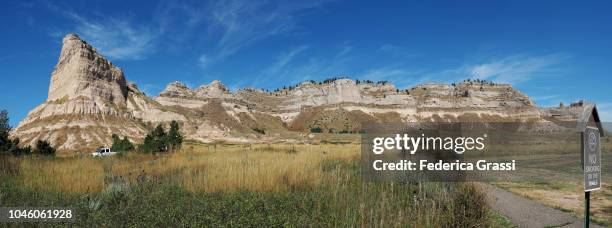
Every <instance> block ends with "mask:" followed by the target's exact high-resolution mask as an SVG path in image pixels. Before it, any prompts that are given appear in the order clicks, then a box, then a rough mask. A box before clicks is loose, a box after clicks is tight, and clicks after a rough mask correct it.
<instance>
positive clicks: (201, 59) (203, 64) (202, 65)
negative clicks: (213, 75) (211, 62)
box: [198, 54, 208, 67]
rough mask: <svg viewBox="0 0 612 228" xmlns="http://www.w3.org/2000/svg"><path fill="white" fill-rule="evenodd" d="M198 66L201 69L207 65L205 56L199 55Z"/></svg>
mask: <svg viewBox="0 0 612 228" xmlns="http://www.w3.org/2000/svg"><path fill="white" fill-rule="evenodd" d="M198 64H199V65H200V66H201V67H206V65H208V56H206V55H205V54H203V55H200V58H198Z"/></svg>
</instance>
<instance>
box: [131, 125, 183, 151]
mask: <svg viewBox="0 0 612 228" xmlns="http://www.w3.org/2000/svg"><path fill="white" fill-rule="evenodd" d="M182 143H183V136H182V135H181V133H180V132H179V125H178V122H176V121H174V120H173V121H172V122H171V123H170V131H169V132H168V133H166V132H165V130H164V128H163V126H162V125H161V124H160V125H157V127H155V129H154V130H153V131H151V132H149V134H147V136H146V137H145V139H144V141H143V143H142V144H141V145H140V146H139V147H138V149H139V150H140V151H142V152H147V153H150V152H167V151H175V150H177V149H180V148H181V144H182Z"/></svg>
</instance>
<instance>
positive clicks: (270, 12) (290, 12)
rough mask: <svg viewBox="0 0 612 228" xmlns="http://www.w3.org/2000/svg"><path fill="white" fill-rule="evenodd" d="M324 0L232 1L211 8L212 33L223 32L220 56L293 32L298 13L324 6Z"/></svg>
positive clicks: (221, 34)
mask: <svg viewBox="0 0 612 228" xmlns="http://www.w3.org/2000/svg"><path fill="white" fill-rule="evenodd" d="M321 4H322V2H321V1H312V2H306V3H298V2H293V1H292V2H283V4H278V3H273V2H268V1H245V0H230V1H219V2H217V3H215V4H213V5H212V6H211V7H210V10H209V12H208V14H210V15H211V16H210V17H209V19H210V23H209V25H210V27H209V28H210V29H209V30H210V33H216V32H218V33H220V39H219V42H218V43H217V46H216V56H215V58H216V59H223V58H226V57H228V56H231V55H233V54H234V53H236V52H237V51H238V50H240V49H241V48H243V47H245V46H248V45H251V44H253V43H255V42H257V41H260V40H263V39H266V38H269V37H271V36H275V35H279V34H283V33H287V32H290V31H292V30H293V29H294V28H295V27H296V16H297V14H299V13H301V12H303V11H305V10H308V9H313V8H317V7H319V6H321Z"/></svg>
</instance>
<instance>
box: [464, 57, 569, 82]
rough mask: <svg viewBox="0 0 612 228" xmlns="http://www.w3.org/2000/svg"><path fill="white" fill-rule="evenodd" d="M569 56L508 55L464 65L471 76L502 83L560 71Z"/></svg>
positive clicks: (523, 80)
mask: <svg viewBox="0 0 612 228" xmlns="http://www.w3.org/2000/svg"><path fill="white" fill-rule="evenodd" d="M568 58H569V57H568V56H567V55H563V54H551V55H543V56H525V55H518V56H510V57H506V58H502V59H498V60H492V61H490V62H487V63H482V64H478V65H473V66H468V67H464V69H465V70H466V71H467V73H469V74H470V75H471V76H472V77H476V78H479V79H487V80H493V81H496V82H503V83H511V84H516V83H521V82H525V81H528V80H531V79H533V78H534V77H538V76H550V75H553V74H554V73H558V72H559V71H560V67H561V66H560V65H561V63H563V62H564V61H565V60H567V59H568Z"/></svg>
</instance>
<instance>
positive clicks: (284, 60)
mask: <svg viewBox="0 0 612 228" xmlns="http://www.w3.org/2000/svg"><path fill="white" fill-rule="evenodd" d="M306 49H308V46H306V45H302V46H299V47H296V48H293V49H291V50H290V51H289V52H287V53H284V54H282V55H280V56H279V58H278V60H277V61H276V62H275V63H274V64H272V65H271V66H270V67H269V68H267V69H265V70H264V72H263V73H264V74H267V75H269V76H274V75H278V74H279V73H283V72H281V71H283V70H287V66H288V64H289V63H290V62H291V61H292V60H293V58H294V57H295V56H297V55H298V54H300V53H302V52H304V51H305V50H306Z"/></svg>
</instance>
